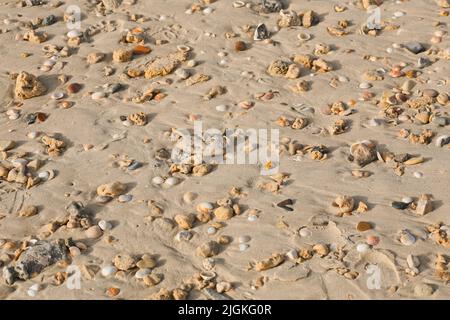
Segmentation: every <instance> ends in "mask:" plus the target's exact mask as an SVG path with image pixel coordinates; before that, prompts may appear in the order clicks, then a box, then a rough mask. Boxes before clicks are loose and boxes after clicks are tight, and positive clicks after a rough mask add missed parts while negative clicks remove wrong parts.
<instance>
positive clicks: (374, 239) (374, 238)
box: [367, 236, 380, 246]
mask: <svg viewBox="0 0 450 320" xmlns="http://www.w3.org/2000/svg"><path fill="white" fill-rule="evenodd" d="M379 243H380V238H378V237H377V236H368V237H367V244H368V245H371V246H376V245H377V244H379Z"/></svg>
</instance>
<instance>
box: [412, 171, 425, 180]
mask: <svg viewBox="0 0 450 320" xmlns="http://www.w3.org/2000/svg"><path fill="white" fill-rule="evenodd" d="M413 176H414V178H417V179H420V178H422V177H423V173H422V172H419V171H414V172H413Z"/></svg>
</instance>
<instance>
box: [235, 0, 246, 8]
mask: <svg viewBox="0 0 450 320" xmlns="http://www.w3.org/2000/svg"><path fill="white" fill-rule="evenodd" d="M243 6H245V2H244V1H233V7H235V8H242V7H243Z"/></svg>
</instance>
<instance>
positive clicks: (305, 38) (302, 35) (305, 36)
mask: <svg viewBox="0 0 450 320" xmlns="http://www.w3.org/2000/svg"><path fill="white" fill-rule="evenodd" d="M297 38H298V40H301V41H308V40H310V39H311V35H310V34H309V33H304V32H300V33H299V34H297Z"/></svg>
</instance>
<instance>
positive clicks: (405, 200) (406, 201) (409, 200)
mask: <svg viewBox="0 0 450 320" xmlns="http://www.w3.org/2000/svg"><path fill="white" fill-rule="evenodd" d="M413 201H414V199H413V198H411V197H403V198H402V202H404V203H408V204H410V203H411V202H413Z"/></svg>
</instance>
